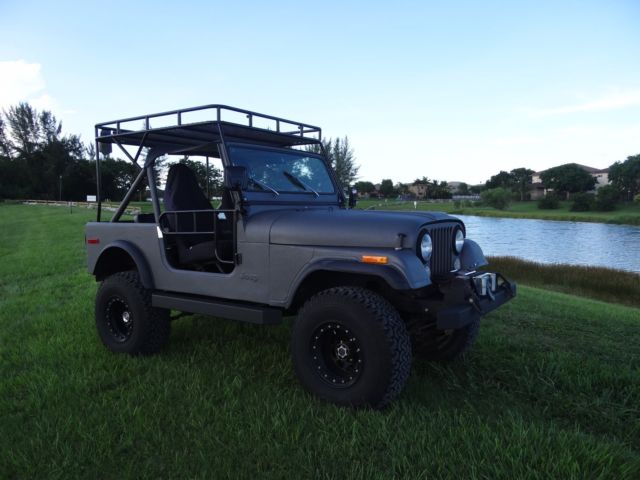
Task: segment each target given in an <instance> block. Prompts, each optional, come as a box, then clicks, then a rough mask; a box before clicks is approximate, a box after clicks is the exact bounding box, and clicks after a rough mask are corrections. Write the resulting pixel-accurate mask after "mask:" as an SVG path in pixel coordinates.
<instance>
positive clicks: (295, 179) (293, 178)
mask: <svg viewBox="0 0 640 480" xmlns="http://www.w3.org/2000/svg"><path fill="white" fill-rule="evenodd" d="M282 173H283V174H284V176H285V177H287V179H288V180H289V181H290V182H291V183H293V184H294V185H295V186H297V187H300V188H303V189H305V190H307V191H308V192H311V193H313V194H314V195H315V196H316V197H319V196H320V194H319V193H318V192H316V191H315V190H314V189H313V188H311V187H310V186H309V185H307V184H306V183H304V182H303V181H302V180H300V179H299V178H298V177H296V176H295V175H294V174H292V173H289V172H287V171H284V172H282Z"/></svg>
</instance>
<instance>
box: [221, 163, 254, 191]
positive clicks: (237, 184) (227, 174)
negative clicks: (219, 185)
mask: <svg viewBox="0 0 640 480" xmlns="http://www.w3.org/2000/svg"><path fill="white" fill-rule="evenodd" d="M248 183H249V179H248V177H247V168H246V167H227V168H225V169H224V185H225V186H226V187H227V188H228V189H229V190H234V191H238V190H245V189H246V188H247V184H248Z"/></svg>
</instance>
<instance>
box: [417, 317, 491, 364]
mask: <svg viewBox="0 0 640 480" xmlns="http://www.w3.org/2000/svg"><path fill="white" fill-rule="evenodd" d="M407 326H408V328H409V332H410V336H411V345H412V346H413V352H414V354H415V356H416V357H420V358H424V359H426V360H435V361H444V362H448V361H453V360H456V359H457V358H460V357H462V356H464V354H466V353H467V352H468V351H469V350H470V349H471V347H473V345H474V344H475V342H476V339H477V338H478V333H479V332H480V316H476V317H474V318H473V319H472V320H471V322H470V323H469V324H467V325H465V326H464V327H462V328H458V329H455V330H438V329H437V328H436V320H435V319H433V318H412V319H410V320H408V321H407Z"/></svg>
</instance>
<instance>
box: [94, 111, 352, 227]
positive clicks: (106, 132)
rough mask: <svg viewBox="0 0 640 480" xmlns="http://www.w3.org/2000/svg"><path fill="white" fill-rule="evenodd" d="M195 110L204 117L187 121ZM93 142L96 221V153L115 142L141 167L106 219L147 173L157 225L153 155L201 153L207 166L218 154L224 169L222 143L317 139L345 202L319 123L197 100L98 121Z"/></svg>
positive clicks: (286, 143)
mask: <svg viewBox="0 0 640 480" xmlns="http://www.w3.org/2000/svg"><path fill="white" fill-rule="evenodd" d="M196 114H199V115H200V117H204V120H203V119H202V118H200V119H199V121H188V120H189V117H190V116H195V115H196ZM229 117H233V119H234V120H235V121H230V118H229ZM238 118H241V119H242V122H238ZM256 122H259V123H260V126H256V125H255V124H256ZM154 125H155V126H154ZM140 126H142V128H140ZM132 127H133V128H132ZM136 127H137V128H136ZM95 142H96V184H97V192H96V193H97V195H96V196H97V201H98V208H97V219H96V221H98V222H99V221H100V220H101V213H102V200H103V199H102V192H101V190H102V189H101V173H100V171H101V165H100V154H101V152H102V147H103V146H104V148H105V151H106V152H107V153H106V154H107V155H108V153H110V151H111V147H112V145H113V144H115V145H117V146H118V148H119V149H120V150H121V151H122V152H123V153H124V155H125V156H126V157H127V158H128V159H129V160H130V161H131V162H132V163H133V164H134V165H136V166H137V167H138V168H139V169H140V170H139V172H138V175H137V176H136V178H135V179H134V181H133V182H132V183H131V186H130V187H129V190H128V191H127V193H126V195H125V196H124V198H123V199H122V201H121V202H120V205H119V207H118V209H117V210H116V212H115V213H114V215H113V217H112V218H111V220H110V221H111V222H117V221H119V220H120V217H121V216H122V214H123V213H124V211H125V209H126V208H127V206H128V205H129V202H130V201H131V198H132V197H133V194H134V192H135V191H136V190H137V188H138V187H139V186H140V184H141V183H142V181H143V180H144V178H145V177H146V178H147V185H148V187H149V191H150V193H151V203H152V204H153V212H154V217H155V223H156V224H157V225H159V224H160V216H161V211H160V203H159V199H158V192H157V188H156V182H155V174H154V169H153V167H154V165H155V162H156V159H157V158H158V157H160V156H162V155H167V154H169V155H175V154H183V155H200V156H205V157H206V161H207V171H208V169H209V157H216V158H218V157H219V158H220V159H221V161H222V165H223V167H224V168H226V167H228V166H230V165H231V162H230V160H229V155H228V151H227V142H230V143H247V144H254V145H263V146H267V147H275V148H291V147H295V146H302V145H312V144H317V145H319V146H320V150H321V152H322V158H323V159H324V161H325V164H326V165H327V169H328V171H329V175H330V176H331V179H332V181H333V182H334V184H335V185H336V188H338V194H339V198H340V201H341V203H342V204H343V205H344V202H345V201H346V199H345V198H344V194H343V193H342V188H341V186H340V184H339V182H338V179H337V177H336V175H335V172H334V171H333V168H331V165H330V164H329V162H328V161H327V158H328V157H327V154H326V151H325V149H324V146H323V144H322V130H321V129H320V127H316V126H313V125H309V124H306V123H302V122H297V121H294V120H287V119H285V118H280V117H275V116H272V115H265V114H262V113H257V112H252V111H250V110H244V109H240V108H235V107H230V106H227V105H217V104H212V105H202V106H199V107H191V108H185V109H180V110H171V111H167V112H161V113H152V114H148V115H141V116H137V117H129V118H123V119H120V120H112V121H109V122H102V123H98V124H96V125H95ZM125 146H130V147H137V150H136V152H135V155H131V154H130V153H129V152H128V151H127V150H126V149H125ZM143 148H149V151H148V153H147V155H146V158H145V162H144V165H139V163H138V160H139V159H140V155H141V153H142V151H143ZM207 193H208V192H207ZM234 201H235V202H236V209H238V208H239V201H240V197H239V196H235V195H234Z"/></svg>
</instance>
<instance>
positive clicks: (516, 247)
mask: <svg viewBox="0 0 640 480" xmlns="http://www.w3.org/2000/svg"><path fill="white" fill-rule="evenodd" d="M455 216H456V217H458V218H460V219H461V220H462V221H463V222H464V223H465V225H466V226H467V235H468V237H469V238H470V239H472V240H475V241H476V242H478V243H479V244H480V246H481V247H482V249H483V251H484V253H485V255H489V256H511V257H518V258H522V259H524V260H529V261H534V262H540V263H568V264H571V265H588V266H597V267H609V268H616V269H619V270H627V271H630V272H636V273H640V227H635V226H631V225H609V224H604V223H585V222H561V221H551V220H525V219H515V218H492V217H476V216H469V215H455Z"/></svg>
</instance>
